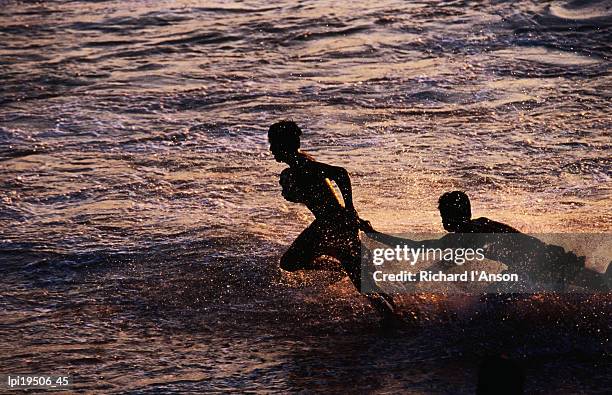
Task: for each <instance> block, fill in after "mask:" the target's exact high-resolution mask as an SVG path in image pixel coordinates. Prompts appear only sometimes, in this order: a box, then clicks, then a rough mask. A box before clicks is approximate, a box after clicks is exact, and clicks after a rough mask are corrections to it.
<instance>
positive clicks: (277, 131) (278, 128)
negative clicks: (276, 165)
mask: <svg viewBox="0 0 612 395" xmlns="http://www.w3.org/2000/svg"><path fill="white" fill-rule="evenodd" d="M301 134H302V130H301V129H300V127H299V126H298V125H297V124H296V123H295V122H293V121H280V122H276V123H275V124H272V126H270V129H269V130H268V141H269V142H270V151H272V154H273V155H274V159H276V161H277V162H285V163H287V161H288V160H290V159H291V158H292V157H294V156H295V155H296V154H297V152H298V150H299V148H300V135H301Z"/></svg>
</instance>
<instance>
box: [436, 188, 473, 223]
mask: <svg viewBox="0 0 612 395" xmlns="http://www.w3.org/2000/svg"><path fill="white" fill-rule="evenodd" d="M438 209H439V210H440V216H441V217H442V226H444V229H446V230H447V231H449V232H456V231H458V230H459V228H460V226H461V224H464V223H466V222H468V221H469V220H470V219H471V218H472V208H471V207H470V199H469V198H468V195H466V194H465V192H461V191H452V192H446V193H444V194H443V195H442V196H440V199H438Z"/></svg>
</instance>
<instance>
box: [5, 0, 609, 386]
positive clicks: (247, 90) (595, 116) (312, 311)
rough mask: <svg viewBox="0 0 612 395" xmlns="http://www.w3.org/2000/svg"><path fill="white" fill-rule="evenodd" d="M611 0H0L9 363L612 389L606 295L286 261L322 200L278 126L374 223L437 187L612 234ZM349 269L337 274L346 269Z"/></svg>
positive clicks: (392, 221) (86, 372) (560, 228)
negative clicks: (380, 306) (463, 295)
mask: <svg viewBox="0 0 612 395" xmlns="http://www.w3.org/2000/svg"><path fill="white" fill-rule="evenodd" d="M611 28H612V3H611V2H610V1H570V2H547V1H507V2H503V1H493V2H488V1H485V2H472V1H469V2H468V1H446V2H435V1H421V2H408V1H377V2H371V1H359V0H356V1H350V2H332V1H299V2H288V1H284V2H277V1H261V0H258V1H245V2H236V3H233V2H223V1H214V2H213V1H203V2H190V1H167V2H163V1H156V2H149V1H116V2H113V1H91V2H87V1H52V2H29V1H28V2H18V1H3V2H2V3H1V8H0V186H1V187H0V274H1V275H2V282H1V283H0V292H1V293H0V304H1V306H2V308H1V309H0V333H1V335H0V372H2V373H3V372H9V373H10V372H29V371H34V372H67V373H71V374H73V375H74V381H75V383H76V388H77V389H82V390H98V391H102V390H104V391H109V392H113V391H116V392H120V391H129V390H133V391H136V392H142V393H144V392H148V391H158V392H159V391H161V392H172V391H187V392H189V391H197V390H210V391H224V390H233V391H240V390H269V391H279V392H286V391H298V390H304V389H306V390H313V391H316V390H327V391H332V392H346V390H347V388H348V389H350V390H351V391H358V392H385V393H388V392H395V391H402V390H403V391H407V392H410V393H446V392H448V393H470V392H473V390H474V388H475V377H476V376H475V375H476V367H477V366H478V363H479V361H480V359H481V358H482V357H483V356H484V355H488V354H495V353H499V352H504V353H506V354H507V355H509V356H510V357H511V358H514V359H516V360H518V361H519V362H520V363H521V364H523V366H524V367H525V368H526V372H527V388H528V390H529V392H530V393H563V392H572V393H576V392H586V393H589V392H597V391H602V392H603V391H605V390H606V389H609V388H610V387H611V386H612V384H611V382H610V377H612V372H611V371H610V347H609V344H610V335H611V333H610V332H611V331H610V303H611V301H612V299H610V297H609V296H605V295H604V296H601V295H600V296H597V297H587V296H580V297H577V296H576V297H572V298H571V299H569V297H564V298H555V297H551V296H547V297H532V298H526V299H518V300H512V301H495V302H486V301H482V300H457V299H455V300H450V299H448V298H444V297H442V296H431V295H430V296H419V297H413V298H408V297H405V298H404V299H405V300H404V301H403V303H402V310H403V312H404V316H405V317H406V319H407V320H408V321H409V322H410V323H409V324H407V325H406V327H405V328H403V329H400V330H399V331H398V332H396V333H392V334H389V333H382V332H380V331H379V330H378V329H377V321H378V318H377V317H376V316H375V314H374V313H373V311H372V310H371V308H370V307H369V306H368V304H367V303H365V301H364V299H363V298H362V297H361V296H360V295H358V294H357V293H356V292H355V291H354V290H353V289H352V287H351V285H350V283H349V282H348V281H347V280H346V279H344V280H342V281H339V282H335V281H333V280H334V279H331V278H330V275H329V274H328V273H327V274H326V273H312V274H295V275H290V276H289V275H283V276H281V275H280V273H279V272H278V270H277V261H278V258H279V256H280V254H281V253H282V251H283V249H284V248H286V247H287V246H288V245H289V243H290V242H291V241H292V240H293V238H295V236H296V235H297V234H298V233H299V232H300V231H301V230H302V229H303V228H304V227H305V226H307V224H308V223H309V221H310V220H311V217H310V215H309V214H308V213H307V211H306V210H305V209H304V208H303V207H300V206H297V205H294V204H290V203H287V202H285V201H284V200H283V199H282V197H281V196H280V188H279V187H278V183H277V177H278V173H279V172H280V171H281V170H282V166H281V165H279V164H278V163H276V162H274V160H273V158H272V157H271V155H270V154H269V153H268V147H267V141H266V135H265V132H266V130H267V127H268V126H269V125H270V124H271V123H273V122H275V121H277V120H280V119H285V118H292V119H294V120H295V121H297V122H298V123H299V124H300V125H301V126H302V127H303V129H304V136H303V141H302V147H303V148H304V149H305V150H306V151H308V152H310V153H311V154H313V155H314V156H315V157H316V158H318V159H320V160H323V161H326V162H328V163H332V164H336V165H341V166H344V167H346V168H347V169H348V171H349V172H350V174H351V176H352V181H353V187H354V195H355V202H356V207H357V208H358V210H359V212H360V213H361V214H362V216H363V217H364V218H367V219H369V220H370V221H372V223H373V224H374V225H375V226H376V227H377V228H379V229H381V230H385V231H389V232H430V231H441V230H442V229H441V226H440V221H439V218H438V216H437V212H436V199H437V197H438V196H439V194H440V193H441V192H443V191H447V190H450V189H464V190H467V191H468V192H469V194H470V196H471V198H472V200H473V209H474V212H475V214H476V215H478V216H480V215H486V216H488V217H491V218H495V219H498V220H502V221H505V222H508V223H510V224H511V225H513V226H515V227H517V228H519V229H520V230H522V231H525V232H610V231H611V230H612V227H611V223H612V214H611V212H610V203H611V201H612V189H611V185H612V184H611V182H610V180H611V176H612V160H611V159H610V158H611V157H612V155H611V153H612V150H611V144H612V142H611V134H610V130H611V126H612V125H611V116H610V96H611V92H612V89H611V86H612V85H611V82H612V79H611V74H610V55H611V53H612V48H611V43H612V30H611ZM336 280H337V279H336Z"/></svg>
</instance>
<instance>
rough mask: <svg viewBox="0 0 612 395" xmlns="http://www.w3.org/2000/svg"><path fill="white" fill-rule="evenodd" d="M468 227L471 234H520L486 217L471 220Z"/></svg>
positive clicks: (508, 226)
mask: <svg viewBox="0 0 612 395" xmlns="http://www.w3.org/2000/svg"><path fill="white" fill-rule="evenodd" d="M470 225H471V228H472V232H473V233H521V232H520V231H518V230H517V229H515V228H513V227H512V226H510V225H506V224H504V223H502V222H498V221H493V220H492V219H489V218H486V217H480V218H476V219H473V220H471V221H470Z"/></svg>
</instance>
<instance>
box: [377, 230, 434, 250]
mask: <svg viewBox="0 0 612 395" xmlns="http://www.w3.org/2000/svg"><path fill="white" fill-rule="evenodd" d="M372 230H373V232H371V233H369V232H366V235H367V236H368V237H369V238H370V239H372V240H375V241H378V242H380V243H383V244H386V245H394V246H397V245H399V246H408V247H409V248H419V247H424V248H444V245H445V244H446V243H445V242H444V238H442V239H433V240H421V241H416V240H410V239H404V238H402V237H397V236H391V235H388V234H385V233H380V232H377V231H375V230H374V229H372Z"/></svg>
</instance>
